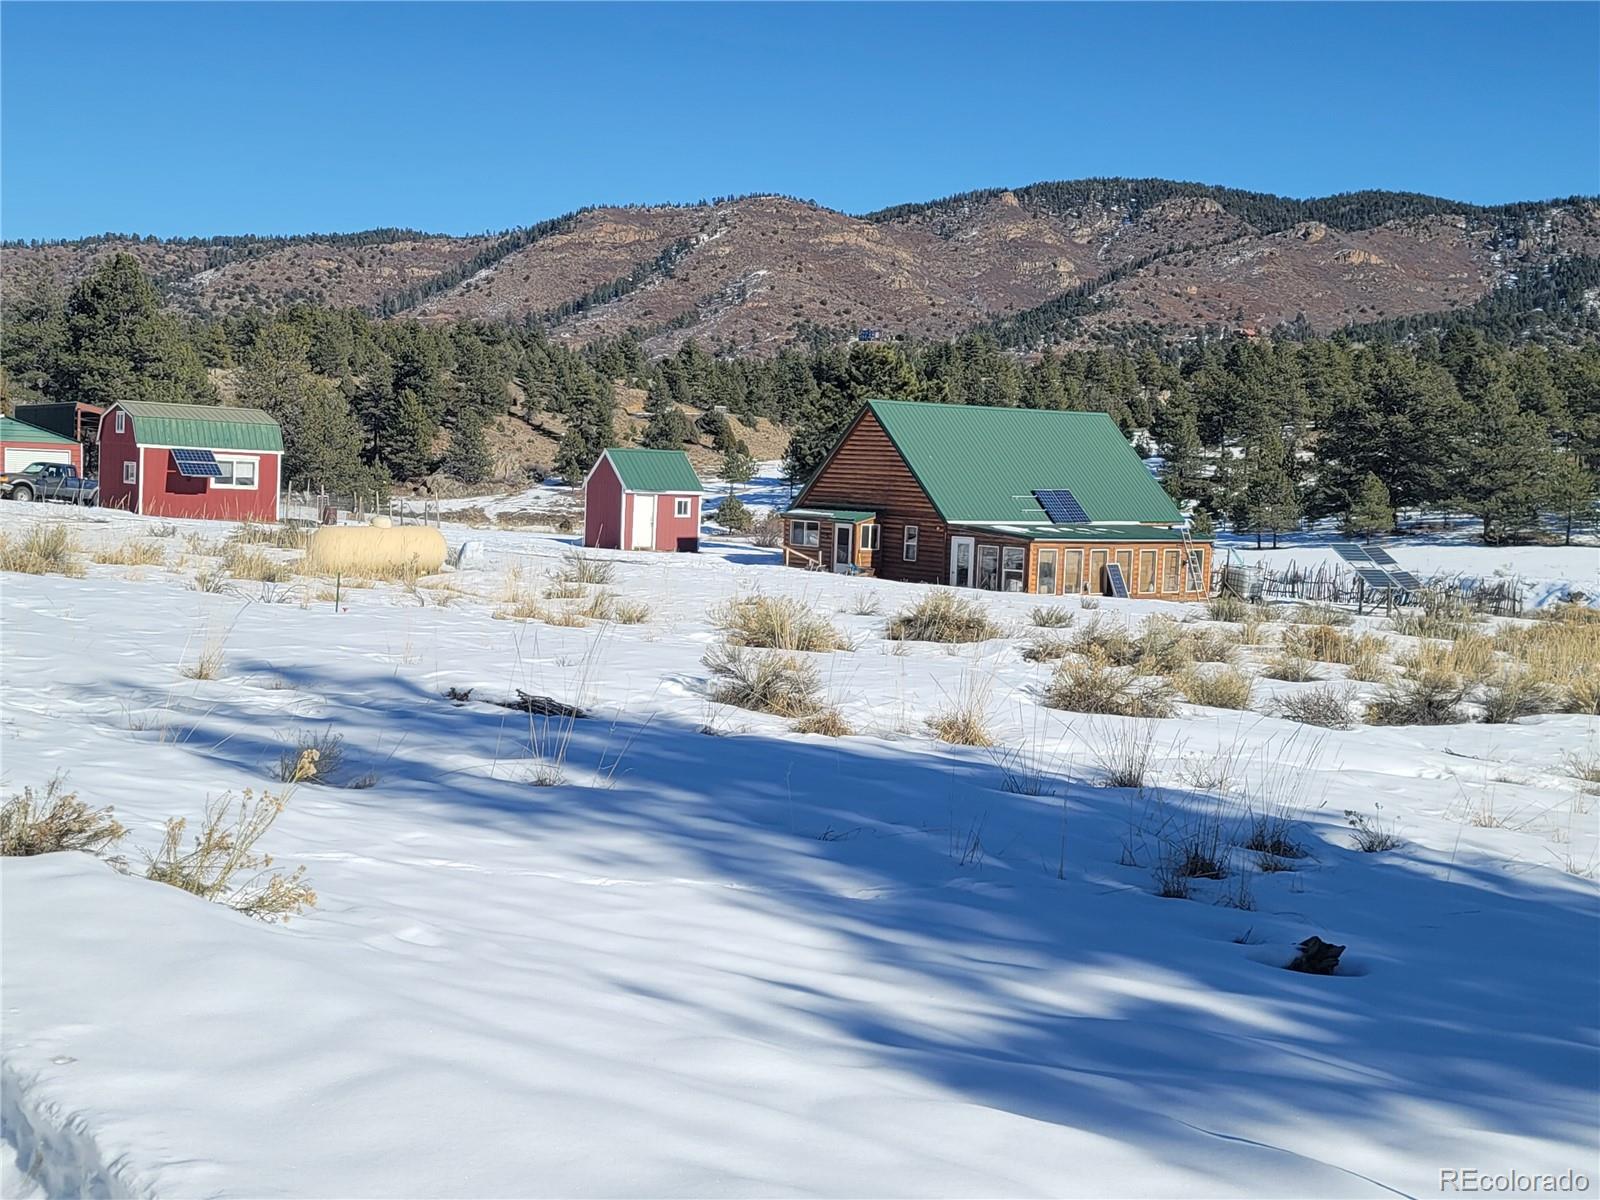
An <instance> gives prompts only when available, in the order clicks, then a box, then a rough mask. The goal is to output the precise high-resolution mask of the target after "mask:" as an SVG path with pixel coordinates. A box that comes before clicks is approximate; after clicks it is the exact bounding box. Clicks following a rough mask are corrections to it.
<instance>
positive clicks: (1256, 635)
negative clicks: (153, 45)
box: [1233, 604, 1272, 646]
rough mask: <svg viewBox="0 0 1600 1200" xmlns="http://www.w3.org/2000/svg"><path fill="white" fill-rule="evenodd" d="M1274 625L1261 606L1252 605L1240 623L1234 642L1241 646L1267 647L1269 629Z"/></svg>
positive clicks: (1235, 632)
mask: <svg viewBox="0 0 1600 1200" xmlns="http://www.w3.org/2000/svg"><path fill="white" fill-rule="evenodd" d="M1271 624H1272V621H1271V620H1270V619H1269V617H1268V614H1267V612H1266V611H1265V610H1264V609H1262V608H1261V607H1260V606H1259V605H1254V604H1253V605H1251V606H1250V609H1249V611H1248V612H1246V613H1245V615H1244V620H1243V621H1242V622H1240V625H1239V628H1238V629H1237V630H1235V631H1234V635H1233V638H1234V641H1236V642H1238V643H1239V645H1241V646H1265V645H1266V644H1267V627H1268V626H1269V625H1271Z"/></svg>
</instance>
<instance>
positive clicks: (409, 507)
mask: <svg viewBox="0 0 1600 1200" xmlns="http://www.w3.org/2000/svg"><path fill="white" fill-rule="evenodd" d="M280 502H281V508H280V511H281V512H282V514H283V519H284V520H285V521H303V522H307V523H309V524H314V525H337V524H339V523H340V522H341V521H349V520H354V521H365V520H367V519H369V518H371V517H379V516H381V517H388V518H389V519H390V520H391V521H393V522H394V523H395V524H396V525H438V524H439V502H438V501H437V500H428V499H422V500H402V499H397V498H396V497H394V496H385V495H383V494H381V493H379V492H326V491H316V490H311V489H306V490H301V491H296V490H294V489H290V490H288V491H286V492H284V493H283V494H282V495H281V497H280Z"/></svg>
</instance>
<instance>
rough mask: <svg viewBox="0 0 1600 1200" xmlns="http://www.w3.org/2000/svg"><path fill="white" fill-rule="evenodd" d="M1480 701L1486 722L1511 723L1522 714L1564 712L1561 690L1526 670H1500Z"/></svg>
mask: <svg viewBox="0 0 1600 1200" xmlns="http://www.w3.org/2000/svg"><path fill="white" fill-rule="evenodd" d="M1479 703H1480V704H1482V705H1483V721H1484V723H1485V724H1486V725H1509V724H1510V723H1511V722H1513V721H1519V720H1521V719H1522V718H1523V717H1535V716H1538V715H1539V714H1540V713H1550V712H1559V711H1561V695H1560V693H1558V692H1557V691H1556V689H1555V688H1553V687H1551V686H1550V685H1549V684H1547V683H1543V682H1541V681H1539V680H1537V679H1534V678H1532V676H1530V675H1529V674H1528V673H1527V672H1526V671H1525V670H1508V671H1503V672H1501V674H1500V675H1498V676H1497V677H1496V678H1494V679H1493V680H1491V681H1490V682H1489V683H1488V684H1487V685H1486V686H1485V687H1484V689H1483V694H1482V695H1481V696H1480V697H1479Z"/></svg>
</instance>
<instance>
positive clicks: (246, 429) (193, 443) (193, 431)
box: [106, 400, 283, 452]
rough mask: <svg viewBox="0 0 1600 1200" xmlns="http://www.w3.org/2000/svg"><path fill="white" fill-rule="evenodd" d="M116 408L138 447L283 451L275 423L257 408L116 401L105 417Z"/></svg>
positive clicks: (269, 416)
mask: <svg viewBox="0 0 1600 1200" xmlns="http://www.w3.org/2000/svg"><path fill="white" fill-rule="evenodd" d="M118 408H120V409H122V410H123V411H124V412H126V413H127V414H128V416H129V418H130V419H131V420H132V421H133V436H134V440H135V441H136V442H138V443H139V444H140V445H141V446H174V447H195V448H199V449H206V450H275V451H280V452H281V451H282V450H283V433H282V431H281V430H280V429H279V428H278V422H277V421H276V420H274V419H273V417H272V416H271V415H269V414H268V413H264V412H262V411H261V410H260V409H259V408H232V407H229V406H227V405H222V404H165V403H162V402H160V401H155V400H119V401H117V403H116V404H115V405H113V406H112V408H110V409H107V410H106V411H107V414H108V415H109V414H110V413H111V412H113V411H115V410H116V409H118Z"/></svg>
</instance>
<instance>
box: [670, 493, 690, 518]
mask: <svg viewBox="0 0 1600 1200" xmlns="http://www.w3.org/2000/svg"><path fill="white" fill-rule="evenodd" d="M672 515H673V516H675V517H687V516H688V515H689V500H688V498H687V497H681V498H679V499H677V500H674V501H673V502H672Z"/></svg>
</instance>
